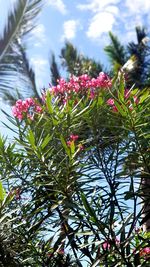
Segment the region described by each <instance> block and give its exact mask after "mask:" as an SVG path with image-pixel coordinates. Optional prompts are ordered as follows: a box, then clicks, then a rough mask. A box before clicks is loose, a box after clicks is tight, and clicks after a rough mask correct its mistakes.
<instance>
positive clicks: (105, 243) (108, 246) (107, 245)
mask: <svg viewBox="0 0 150 267" xmlns="http://www.w3.org/2000/svg"><path fill="white" fill-rule="evenodd" d="M102 248H103V249H104V250H106V249H110V244H109V242H107V241H105V242H104V243H103V244H102Z"/></svg>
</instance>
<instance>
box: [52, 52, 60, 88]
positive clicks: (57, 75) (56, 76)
mask: <svg viewBox="0 0 150 267" xmlns="http://www.w3.org/2000/svg"><path fill="white" fill-rule="evenodd" d="M50 72H51V82H52V85H56V84H57V80H58V79H59V78H60V73H59V70H58V65H57V63H56V60H55V55H54V54H51V58H50Z"/></svg>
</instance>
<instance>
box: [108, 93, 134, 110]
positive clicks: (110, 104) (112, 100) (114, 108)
mask: <svg viewBox="0 0 150 267" xmlns="http://www.w3.org/2000/svg"><path fill="white" fill-rule="evenodd" d="M124 98H125V100H128V99H129V98H130V90H128V89H125V92H124ZM133 102H134V103H135V104H138V103H139V99H138V98H137V96H133ZM107 104H108V105H109V106H111V107H112V110H113V111H114V112H118V109H117V107H116V106H115V101H114V99H113V98H109V99H108V100H107ZM127 105H128V106H129V109H130V110H133V106H132V103H131V101H130V100H128V102H127Z"/></svg>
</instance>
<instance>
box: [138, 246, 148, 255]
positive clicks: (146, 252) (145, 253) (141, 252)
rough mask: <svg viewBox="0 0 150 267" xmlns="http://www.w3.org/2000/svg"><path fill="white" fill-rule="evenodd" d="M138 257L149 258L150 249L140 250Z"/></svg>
mask: <svg viewBox="0 0 150 267" xmlns="http://www.w3.org/2000/svg"><path fill="white" fill-rule="evenodd" d="M140 256H150V247H146V248H142V249H141V250H140Z"/></svg>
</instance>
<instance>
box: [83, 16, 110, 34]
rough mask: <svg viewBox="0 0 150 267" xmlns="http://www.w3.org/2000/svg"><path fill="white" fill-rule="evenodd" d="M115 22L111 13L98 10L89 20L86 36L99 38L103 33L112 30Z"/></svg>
mask: <svg viewBox="0 0 150 267" xmlns="http://www.w3.org/2000/svg"><path fill="white" fill-rule="evenodd" d="M114 23H115V18H114V16H113V14H111V13H109V12H99V13H97V14H96V15H95V16H94V17H93V18H92V19H91V21H90V25H89V28H88V31H87V36H88V37H89V38H92V39H97V38H99V37H100V36H101V35H102V34H103V33H106V32H108V31H111V30H112V27H113V25H114Z"/></svg>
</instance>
